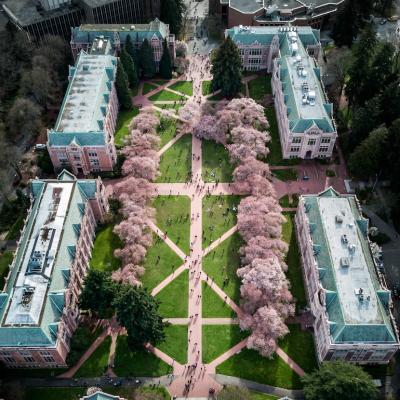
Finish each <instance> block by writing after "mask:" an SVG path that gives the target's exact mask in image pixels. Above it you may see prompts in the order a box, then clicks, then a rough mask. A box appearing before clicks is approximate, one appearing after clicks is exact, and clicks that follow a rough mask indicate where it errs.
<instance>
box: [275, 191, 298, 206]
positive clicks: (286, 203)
mask: <svg viewBox="0 0 400 400" xmlns="http://www.w3.org/2000/svg"><path fill="white" fill-rule="evenodd" d="M291 197H292V201H290V199H289V196H288V195H285V196H283V197H281V198H280V199H279V204H280V205H281V207H297V205H298V204H299V195H298V194H296V193H294V194H292V196H291Z"/></svg>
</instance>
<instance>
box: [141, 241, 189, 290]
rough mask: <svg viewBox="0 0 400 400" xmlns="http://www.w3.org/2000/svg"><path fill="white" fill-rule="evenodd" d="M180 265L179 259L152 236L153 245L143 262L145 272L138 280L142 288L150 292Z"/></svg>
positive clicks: (166, 246)
mask: <svg viewBox="0 0 400 400" xmlns="http://www.w3.org/2000/svg"><path fill="white" fill-rule="evenodd" d="M181 264H183V261H182V260H181V258H180V257H178V255H177V254H176V253H175V252H174V251H173V250H171V249H170V247H169V246H168V245H167V244H165V243H164V242H163V241H162V240H161V239H160V238H159V237H158V236H156V235H153V245H152V246H151V247H150V248H149V249H148V250H147V254H146V257H145V259H144V262H143V267H144V269H145V272H144V275H143V276H142V277H141V279H140V280H141V282H142V284H143V286H144V287H146V288H148V289H149V290H152V289H154V288H155V287H156V286H157V285H158V284H159V283H160V282H162V281H163V280H164V279H165V278H166V277H167V276H168V275H170V274H171V273H172V271H173V270H175V269H176V268H178V267H180V266H181Z"/></svg>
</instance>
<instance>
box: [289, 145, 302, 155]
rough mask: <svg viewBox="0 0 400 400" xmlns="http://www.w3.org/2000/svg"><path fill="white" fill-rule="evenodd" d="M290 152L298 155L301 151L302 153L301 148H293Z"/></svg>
mask: <svg viewBox="0 0 400 400" xmlns="http://www.w3.org/2000/svg"><path fill="white" fill-rule="evenodd" d="M290 151H291V152H292V153H298V152H299V151H300V147H297V146H296V147H291V148H290Z"/></svg>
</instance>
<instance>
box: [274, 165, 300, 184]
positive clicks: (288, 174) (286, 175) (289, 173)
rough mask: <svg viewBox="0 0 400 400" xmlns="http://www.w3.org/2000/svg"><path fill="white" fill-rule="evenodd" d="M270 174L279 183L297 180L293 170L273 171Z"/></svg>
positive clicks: (295, 172)
mask: <svg viewBox="0 0 400 400" xmlns="http://www.w3.org/2000/svg"><path fill="white" fill-rule="evenodd" d="M272 174H273V175H274V176H276V177H277V178H278V179H280V180H281V181H295V180H297V171H296V170H295V169H292V168H290V169H275V170H273V171H272Z"/></svg>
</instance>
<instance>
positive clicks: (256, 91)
mask: <svg viewBox="0 0 400 400" xmlns="http://www.w3.org/2000/svg"><path fill="white" fill-rule="evenodd" d="M247 85H248V86H249V95H250V97H251V98H252V99H254V100H261V99H263V98H264V96H266V95H268V94H272V88H271V75H262V76H259V77H257V78H256V79H253V80H251V81H250V82H248V83H247Z"/></svg>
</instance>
